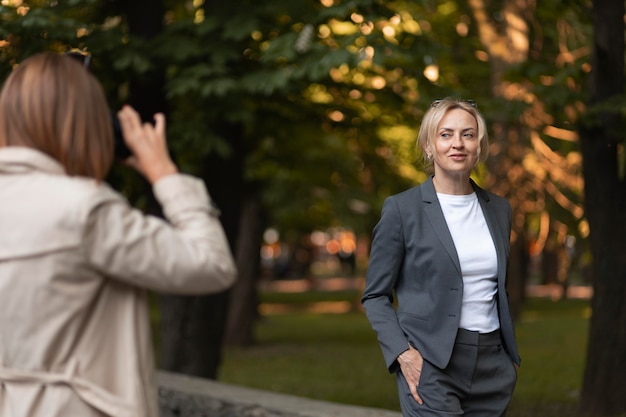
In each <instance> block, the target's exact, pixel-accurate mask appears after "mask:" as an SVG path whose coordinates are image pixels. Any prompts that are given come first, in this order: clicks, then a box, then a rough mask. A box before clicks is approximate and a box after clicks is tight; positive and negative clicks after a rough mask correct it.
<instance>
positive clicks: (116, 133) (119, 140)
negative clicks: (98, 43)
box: [65, 50, 133, 160]
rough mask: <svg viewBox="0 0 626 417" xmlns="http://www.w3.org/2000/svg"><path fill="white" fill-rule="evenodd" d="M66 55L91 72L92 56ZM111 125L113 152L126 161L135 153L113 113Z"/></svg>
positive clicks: (72, 53) (78, 52) (71, 53)
mask: <svg viewBox="0 0 626 417" xmlns="http://www.w3.org/2000/svg"><path fill="white" fill-rule="evenodd" d="M65 55H67V56H69V57H71V58H73V59H75V60H77V61H78V62H80V63H81V64H82V65H83V67H85V69H87V71H90V72H91V55H89V54H87V53H84V52H82V51H75V50H74V51H70V52H66V53H65ZM111 124H112V125H113V149H114V150H113V152H114V155H115V158H116V159H119V160H124V159H126V158H128V157H130V156H131V155H132V154H133V153H132V152H131V150H130V149H128V146H126V142H124V135H123V134H122V127H121V126H120V121H119V119H118V118H117V115H116V114H115V112H113V111H111Z"/></svg>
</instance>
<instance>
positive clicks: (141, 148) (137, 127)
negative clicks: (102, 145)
mask: <svg viewBox="0 0 626 417" xmlns="http://www.w3.org/2000/svg"><path fill="white" fill-rule="evenodd" d="M117 116H118V118H119V121H120V127H121V128H122V134H123V136H124V142H126V145H127V146H128V148H129V149H130V150H131V151H132V153H133V155H132V156H131V157H129V158H128V159H127V160H126V161H125V163H126V164H127V165H130V166H131V167H133V168H134V169H136V170H137V171H139V172H140V173H141V174H142V175H143V176H144V177H145V178H146V179H147V180H148V181H149V182H150V183H151V184H154V183H155V182H157V181H158V180H159V179H161V178H163V177H165V176H167V175H171V174H176V173H177V172H178V168H177V167H176V165H175V164H174V162H173V161H172V159H171V158H170V154H169V152H168V150H167V141H166V139H165V116H164V115H163V114H162V113H157V114H155V115H154V120H155V124H154V126H153V125H152V124H150V123H142V122H141V118H140V117H139V114H138V113H137V112H136V111H135V109H133V108H132V107H131V106H128V105H126V106H124V107H123V108H122V110H120V111H119V112H118V113H117Z"/></svg>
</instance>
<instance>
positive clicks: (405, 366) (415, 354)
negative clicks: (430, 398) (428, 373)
mask: <svg viewBox="0 0 626 417" xmlns="http://www.w3.org/2000/svg"><path fill="white" fill-rule="evenodd" d="M398 363H399V364H400V370H401V371H402V375H404V379H405V380H406V383H407V384H409V389H410V390H411V395H413V398H414V399H415V401H417V403H418V404H420V405H422V404H423V401H422V399H421V398H420V396H419V394H418V393H417V387H418V386H419V384H420V377H421V375H422V367H423V365H424V358H422V354H421V353H419V351H418V350H417V349H415V348H414V347H413V346H411V345H409V348H408V349H407V350H405V351H404V352H402V353H401V354H400V355H399V356H398Z"/></svg>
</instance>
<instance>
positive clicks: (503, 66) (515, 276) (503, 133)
mask: <svg viewBox="0 0 626 417" xmlns="http://www.w3.org/2000/svg"><path fill="white" fill-rule="evenodd" d="M489 3H491V2H490V1H488V0H469V1H468V4H469V6H470V9H471V11H472V15H473V17H474V20H475V21H476V24H477V27H478V33H479V37H480V40H481V43H482V44H483V46H484V48H485V50H486V51H487V52H488V53H489V61H490V63H491V86H490V87H491V91H492V94H493V96H494V98H495V99H496V100H498V101H502V102H503V103H505V102H506V101H507V100H511V97H507V96H506V91H507V90H506V88H505V87H506V86H505V84H504V82H503V77H504V74H505V72H506V71H507V70H508V69H509V68H510V67H511V66H514V65H518V64H519V63H521V62H524V61H525V60H526V59H527V56H528V45H529V41H528V37H529V29H528V26H527V24H526V22H525V20H524V16H523V14H524V13H528V12H529V11H530V10H532V7H533V6H532V5H531V4H529V2H526V1H518V0H507V1H504V2H502V3H500V2H497V3H495V5H496V6H498V7H500V8H501V12H502V13H501V15H502V16H503V21H500V22H495V21H494V20H493V19H492V18H491V17H490V16H491V14H490V13H489V12H488V9H490V8H493V7H494V6H492V5H491V4H489ZM487 123H490V124H491V125H492V126H493V128H492V129H490V130H491V131H492V132H493V134H492V137H491V142H492V144H494V147H493V148H492V149H491V150H490V151H491V152H490V153H491V155H490V157H489V159H488V160H487V166H488V169H489V174H490V177H489V184H488V188H490V189H491V191H493V192H495V193H496V194H500V195H502V196H504V197H506V198H507V199H508V200H509V202H510V204H511V207H512V209H513V224H512V232H511V252H510V255H509V274H508V285H507V288H508V292H509V305H510V308H511V313H512V315H513V317H514V318H517V317H518V316H519V313H520V310H521V304H522V301H523V299H524V295H525V291H524V288H525V285H526V278H527V277H526V271H527V266H526V265H524V264H523V262H526V260H527V258H526V256H524V254H525V252H524V251H526V250H527V248H526V246H525V245H526V240H525V234H526V230H525V223H526V221H525V219H526V213H525V211H524V209H523V207H522V205H523V203H524V200H523V198H520V197H519V193H518V192H517V191H518V190H523V189H524V187H523V186H522V183H523V182H524V180H525V179H526V177H525V176H524V175H510V173H511V172H512V171H513V170H514V169H517V168H519V167H520V166H521V164H522V159H523V157H524V153H525V149H526V148H527V147H528V144H527V141H528V132H527V131H526V130H525V129H524V128H522V126H521V123H520V122H515V123H511V122H510V121H508V120H488V121H487ZM494 149H497V150H498V151H497V152H493V150H494Z"/></svg>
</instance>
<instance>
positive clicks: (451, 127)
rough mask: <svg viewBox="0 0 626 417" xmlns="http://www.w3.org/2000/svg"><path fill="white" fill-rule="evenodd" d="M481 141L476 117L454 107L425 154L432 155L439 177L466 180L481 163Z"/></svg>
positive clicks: (446, 116) (441, 122)
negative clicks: (477, 164)
mask: <svg viewBox="0 0 626 417" xmlns="http://www.w3.org/2000/svg"><path fill="white" fill-rule="evenodd" d="M479 146H480V141H479V138H478V124H477V122H476V118H475V117H474V116H473V115H472V114H470V113H469V112H467V111H465V110H463V109H460V108H453V109H450V110H448V111H447V112H446V114H445V115H444V116H443V118H442V119H441V121H440V122H439V124H438V125H437V130H436V134H435V136H434V137H431V138H430V141H429V144H428V145H427V147H426V149H425V151H426V153H427V155H429V156H432V158H433V164H434V170H435V177H437V178H441V179H444V178H446V179H449V180H453V179H456V180H466V179H467V178H469V175H470V173H471V171H472V169H473V168H474V166H475V165H476V162H477V160H478V152H479Z"/></svg>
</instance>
